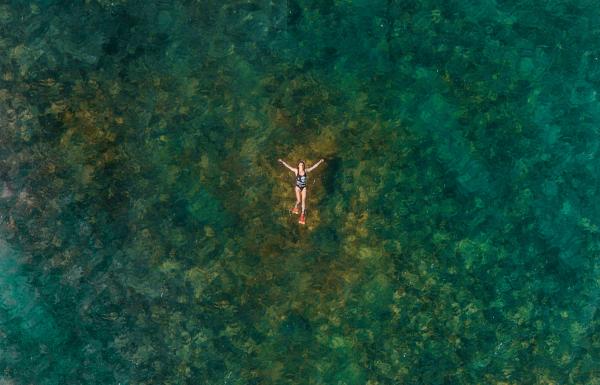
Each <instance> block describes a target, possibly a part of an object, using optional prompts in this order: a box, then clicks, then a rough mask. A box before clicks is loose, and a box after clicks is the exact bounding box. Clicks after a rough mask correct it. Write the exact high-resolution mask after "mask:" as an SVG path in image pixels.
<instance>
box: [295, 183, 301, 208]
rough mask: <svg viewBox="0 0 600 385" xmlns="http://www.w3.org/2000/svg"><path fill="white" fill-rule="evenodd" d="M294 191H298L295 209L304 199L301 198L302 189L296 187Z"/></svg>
mask: <svg viewBox="0 0 600 385" xmlns="http://www.w3.org/2000/svg"><path fill="white" fill-rule="evenodd" d="M294 190H296V206H294V207H298V205H299V204H300V202H301V201H302V199H301V198H300V188H299V187H298V186H294Z"/></svg>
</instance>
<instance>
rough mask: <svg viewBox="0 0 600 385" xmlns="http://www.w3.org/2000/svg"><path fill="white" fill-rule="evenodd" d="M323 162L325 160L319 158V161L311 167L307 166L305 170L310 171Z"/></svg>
mask: <svg viewBox="0 0 600 385" xmlns="http://www.w3.org/2000/svg"><path fill="white" fill-rule="evenodd" d="M323 162H325V159H321V160H320V161H318V162H317V163H315V164H314V165H313V166H312V167H309V168H307V169H306V171H308V172H311V171H312V170H314V169H315V168H317V166H319V165H320V164H321V163H323Z"/></svg>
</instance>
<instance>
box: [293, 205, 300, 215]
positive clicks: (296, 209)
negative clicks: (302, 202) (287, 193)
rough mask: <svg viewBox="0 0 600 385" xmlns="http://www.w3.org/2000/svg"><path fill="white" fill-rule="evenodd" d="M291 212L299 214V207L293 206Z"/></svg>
mask: <svg viewBox="0 0 600 385" xmlns="http://www.w3.org/2000/svg"><path fill="white" fill-rule="evenodd" d="M292 212H293V213H294V214H299V213H300V209H299V208H298V206H294V208H293V209H292Z"/></svg>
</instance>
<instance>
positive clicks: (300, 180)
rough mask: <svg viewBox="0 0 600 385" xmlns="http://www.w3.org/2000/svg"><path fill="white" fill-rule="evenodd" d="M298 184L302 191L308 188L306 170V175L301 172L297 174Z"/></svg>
mask: <svg viewBox="0 0 600 385" xmlns="http://www.w3.org/2000/svg"><path fill="white" fill-rule="evenodd" d="M296 186H298V187H299V188H300V191H302V190H303V189H305V188H306V170H304V175H300V172H298V174H297V175H296Z"/></svg>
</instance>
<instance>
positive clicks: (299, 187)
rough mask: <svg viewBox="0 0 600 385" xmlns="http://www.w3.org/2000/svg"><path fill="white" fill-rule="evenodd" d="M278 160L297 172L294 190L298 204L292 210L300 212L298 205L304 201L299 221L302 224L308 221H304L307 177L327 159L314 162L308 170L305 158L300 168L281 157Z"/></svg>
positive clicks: (295, 212)
mask: <svg viewBox="0 0 600 385" xmlns="http://www.w3.org/2000/svg"><path fill="white" fill-rule="evenodd" d="M278 161H279V162H280V163H282V164H283V165H284V166H285V167H287V168H289V169H290V170H292V171H293V172H294V174H296V186H295V187H294V190H296V205H295V206H294V208H293V209H292V212H293V213H294V214H298V205H299V204H300V202H302V214H300V220H299V221H298V223H300V224H302V225H303V224H305V223H306V222H305V221H304V215H305V214H306V188H307V184H306V178H307V173H309V172H311V171H312V170H314V169H315V168H317V166H318V165H320V164H321V163H323V162H324V161H325V160H324V159H321V160H320V161H318V162H317V163H316V164H314V165H313V166H312V167H309V168H308V169H306V170H305V169H304V161H303V160H300V161H298V168H293V167H292V166H290V165H289V164H287V163H285V162H284V161H283V160H281V159H278Z"/></svg>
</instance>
